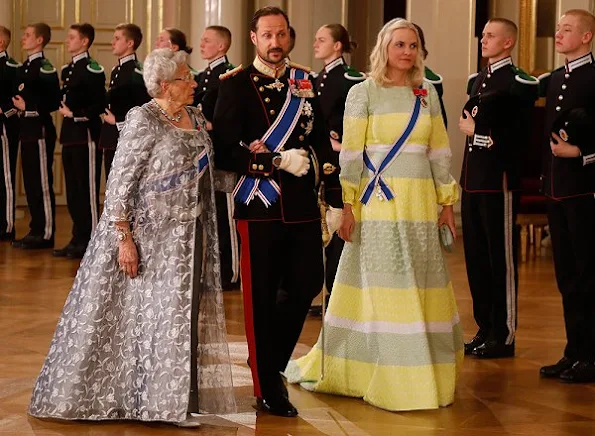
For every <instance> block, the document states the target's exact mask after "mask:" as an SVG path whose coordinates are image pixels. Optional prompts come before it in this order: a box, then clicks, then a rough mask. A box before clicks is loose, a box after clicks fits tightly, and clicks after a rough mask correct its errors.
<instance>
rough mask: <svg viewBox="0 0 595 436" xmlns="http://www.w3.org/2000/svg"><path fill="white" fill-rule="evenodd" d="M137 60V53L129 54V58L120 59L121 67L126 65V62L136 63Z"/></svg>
mask: <svg viewBox="0 0 595 436" xmlns="http://www.w3.org/2000/svg"><path fill="white" fill-rule="evenodd" d="M135 60H136V53H132V54H129V55H128V56H124V57H123V58H120V59H118V62H119V63H120V65H124V64H125V63H126V62H130V61H135Z"/></svg>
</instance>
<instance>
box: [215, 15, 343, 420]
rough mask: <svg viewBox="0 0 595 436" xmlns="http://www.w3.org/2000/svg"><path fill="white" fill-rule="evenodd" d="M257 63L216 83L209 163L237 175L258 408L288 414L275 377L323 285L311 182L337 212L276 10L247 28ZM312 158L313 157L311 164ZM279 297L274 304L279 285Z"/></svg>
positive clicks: (317, 126)
mask: <svg viewBox="0 0 595 436" xmlns="http://www.w3.org/2000/svg"><path fill="white" fill-rule="evenodd" d="M250 28H251V32H250V36H251V40H252V43H253V44H254V45H255V46H256V52H257V57H256V58H255V60H254V63H253V64H252V65H250V66H249V67H248V68H246V69H243V70H242V69H241V68H240V67H238V68H237V69H235V70H232V71H230V72H229V73H227V74H226V75H225V76H223V78H224V79H225V80H222V83H221V87H220V90H219V99H218V100H217V107H216V109H215V117H214V122H213V126H214V133H215V134H214V137H215V162H216V165H217V166H218V167H219V168H222V169H224V170H228V171H233V172H235V173H236V174H238V175H239V176H241V178H240V181H239V182H238V185H237V186H236V189H235V191H234V194H235V195H234V196H235V200H236V208H235V218H236V219H237V221H238V229H239V232H240V237H241V242H242V255H241V273H242V290H243V294H244V314H245V322H246V336H247V339H248V348H249V350H250V359H249V362H250V367H251V370H252V378H253V380H254V392H255V395H256V397H257V406H258V407H259V408H260V409H261V410H265V411H268V412H270V413H273V414H276V415H280V416H295V415H297V410H296V409H295V407H293V405H292V404H291V403H290V402H289V399H288V396H287V390H286V388H285V386H284V384H283V381H282V379H281V375H280V371H283V370H284V369H285V367H286V365H287V362H288V360H289V357H290V355H291V353H292V351H293V349H294V347H295V344H296V342H297V340H298V338H299V335H300V332H301V329H302V326H303V322H304V320H305V317H306V315H307V312H308V309H309V307H310V304H311V302H312V299H313V298H314V297H315V296H316V295H317V294H318V293H319V292H320V290H321V289H322V283H323V265H322V242H321V237H322V234H321V223H320V210H319V207H318V204H317V195H316V180H315V179H316V176H317V175H318V174H320V176H321V177H322V178H324V179H325V181H326V185H327V189H326V193H327V201H328V202H329V203H330V204H331V205H332V206H334V207H336V208H340V207H342V203H341V190H340V185H339V180H338V174H337V173H336V171H334V170H335V169H336V164H333V161H332V159H333V157H334V156H333V155H332V149H331V146H330V142H329V136H328V131H327V130H326V127H325V125H324V119H323V117H322V116H321V113H320V109H319V107H318V101H317V99H316V98H314V96H315V94H314V92H313V84H312V82H311V81H310V80H309V76H308V73H307V72H306V71H304V69H303V67H302V68H300V67H298V66H296V65H295V64H291V63H289V64H286V62H285V57H286V54H287V50H288V48H289V20H288V18H287V15H286V14H285V12H284V11H283V10H281V9H279V8H277V7H266V8H263V9H260V10H258V11H257V12H256V13H255V14H254V17H253V19H252V23H251V27H250ZM316 156H317V157H316ZM280 286H283V288H284V291H285V292H284V295H283V298H280V299H279V300H277V295H278V291H279V287H280Z"/></svg>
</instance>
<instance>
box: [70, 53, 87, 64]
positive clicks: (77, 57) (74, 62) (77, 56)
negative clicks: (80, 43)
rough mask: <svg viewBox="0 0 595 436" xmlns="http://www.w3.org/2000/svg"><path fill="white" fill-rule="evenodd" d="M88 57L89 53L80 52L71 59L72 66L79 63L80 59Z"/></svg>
mask: <svg viewBox="0 0 595 436" xmlns="http://www.w3.org/2000/svg"><path fill="white" fill-rule="evenodd" d="M88 57H89V52H86V51H84V52H82V53H79V54H77V55H76V56H74V57H73V58H72V63H73V64H76V63H77V62H78V61H80V60H81V59H86V58H88Z"/></svg>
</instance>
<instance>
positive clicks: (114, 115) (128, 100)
mask: <svg viewBox="0 0 595 436" xmlns="http://www.w3.org/2000/svg"><path fill="white" fill-rule="evenodd" d="M142 41H143V34H142V31H141V30H140V27H138V26H137V25H136V24H132V23H126V24H119V25H118V26H117V27H116V30H115V32H114V37H113V39H112V53H113V54H114V55H115V56H117V57H118V65H116V66H115V67H114V68H113V69H112V73H111V76H110V82H109V88H108V92H107V108H106V109H105V115H104V117H103V125H102V127H101V135H100V137H99V148H100V149H102V150H103V160H104V166H105V177H106V179H107V177H108V176H109V172H110V169H111V167H112V161H113V160H114V154H115V153H116V146H117V145H118V138H119V136H120V134H119V131H120V130H121V129H122V127H123V125H124V120H125V119H126V114H127V113H128V111H129V110H130V109H132V108H133V107H135V106H142V105H143V104H145V103H146V102H148V101H149V100H150V99H151V97H149V94H147V88H146V87H145V82H144V80H143V72H142V65H141V64H140V62H139V61H138V60H137V58H136V50H137V49H138V47H139V46H140V44H141V42H142Z"/></svg>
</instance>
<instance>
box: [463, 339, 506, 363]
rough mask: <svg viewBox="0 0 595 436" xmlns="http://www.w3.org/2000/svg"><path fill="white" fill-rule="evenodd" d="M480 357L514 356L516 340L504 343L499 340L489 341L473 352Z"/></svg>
mask: <svg viewBox="0 0 595 436" xmlns="http://www.w3.org/2000/svg"><path fill="white" fill-rule="evenodd" d="M471 355H473V356H475V357H477V358H478V359H499V358H501V357H514V342H513V343H512V344H504V343H502V342H498V341H487V342H485V343H483V344H481V345H479V346H478V347H475V349H474V350H473V351H472V352H471Z"/></svg>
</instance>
